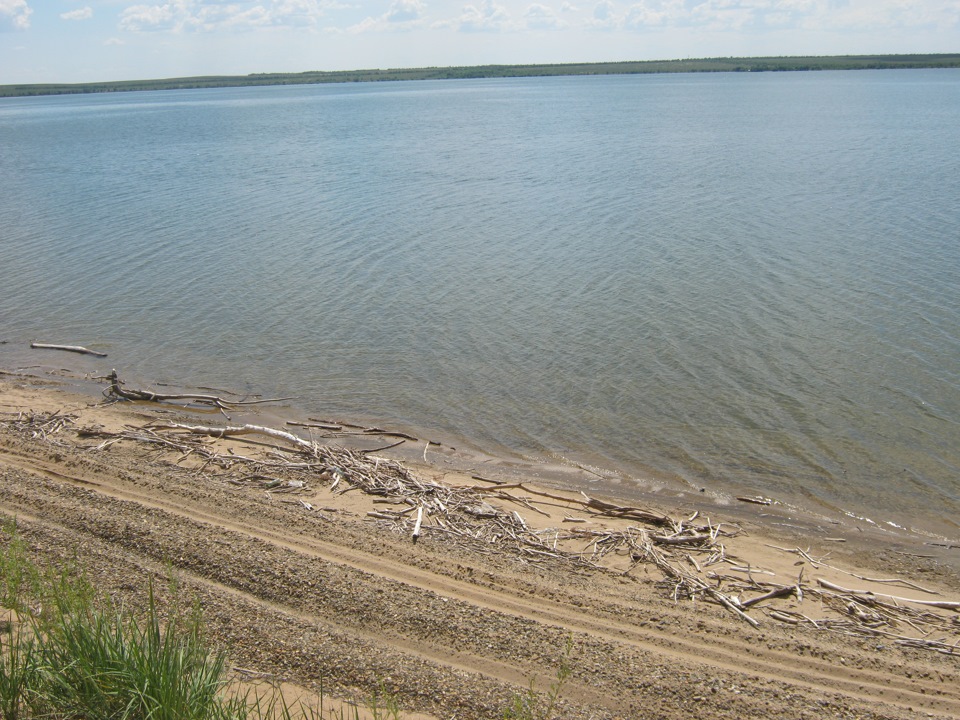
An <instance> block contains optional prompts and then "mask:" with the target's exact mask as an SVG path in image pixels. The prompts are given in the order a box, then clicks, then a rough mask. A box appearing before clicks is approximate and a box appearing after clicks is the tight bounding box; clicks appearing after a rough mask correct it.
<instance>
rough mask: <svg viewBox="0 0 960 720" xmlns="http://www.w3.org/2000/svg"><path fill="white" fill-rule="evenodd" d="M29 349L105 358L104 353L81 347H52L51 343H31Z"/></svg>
mask: <svg viewBox="0 0 960 720" xmlns="http://www.w3.org/2000/svg"><path fill="white" fill-rule="evenodd" d="M30 347H32V348H36V349H38V350H65V351H66V352H72V353H81V354H82V355H95V356H96V357H106V356H107V354H106V353H102V352H97V351H96V350H88V349H87V348H85V347H83V346H82V345H53V344H51V343H40V342H32V343H30Z"/></svg>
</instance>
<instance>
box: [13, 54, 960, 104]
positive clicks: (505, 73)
mask: <svg viewBox="0 0 960 720" xmlns="http://www.w3.org/2000/svg"><path fill="white" fill-rule="evenodd" d="M958 67H960V54H958V55H946V54H944V55H838V56H829V57H827V56H824V57H756V58H702V59H687V60H647V61H638V62H614V63H567V64H557V65H476V66H471V67H428V68H398V69H389V70H338V71H331V72H325V71H309V72H302V73H254V74H251V75H211V76H200V77H187V78H169V79H162V80H120V81H113V82H98V83H76V84H66V83H63V84H39V85H0V97H17V96H27V95H64V94H72V93H101V92H131V91H135V90H183V89H189V88H214V87H248V86H254V85H313V84H321V83H348V82H387V81H399V80H454V79H467V78H504V77H547V76H554V75H632V74H640V73H680V72H682V73H694V72H778V71H802V70H808V71H809V70H868V69H889V68H958Z"/></svg>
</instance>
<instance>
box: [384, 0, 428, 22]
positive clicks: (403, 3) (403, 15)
mask: <svg viewBox="0 0 960 720" xmlns="http://www.w3.org/2000/svg"><path fill="white" fill-rule="evenodd" d="M425 10H426V7H425V6H424V4H423V3H422V2H420V0H394V1H393V3H392V4H391V5H390V9H389V10H387V14H386V15H385V16H384V19H385V20H386V21H387V22H392V23H405V22H412V21H414V20H420V19H421V18H422V17H423V14H424V11H425Z"/></svg>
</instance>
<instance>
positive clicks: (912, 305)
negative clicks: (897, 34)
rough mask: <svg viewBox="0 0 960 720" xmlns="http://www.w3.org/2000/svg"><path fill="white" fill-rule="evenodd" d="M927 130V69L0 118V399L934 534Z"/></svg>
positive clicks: (950, 131) (948, 77)
mask: <svg viewBox="0 0 960 720" xmlns="http://www.w3.org/2000/svg"><path fill="white" fill-rule="evenodd" d="M958 128H960V71H956V70H898V71H861V72H821V73H770V74H746V73H744V74H710V75H706V74H705V75H644V76H624V77H584V78H543V79H539V78H534V79H506V80H499V79H498V80H489V81H487V80H469V81H439V82H415V83H413V82H411V83H389V84H388V83H383V84H363V85H333V86H297V87H267V88H240V89H215V90H189V91H173V92H158V93H131V94H110V95H86V96H61V97H49V98H27V99H6V100H0V238H2V239H0V248H2V255H0V341H6V342H5V344H2V345H0V365H2V366H4V367H11V366H16V365H17V364H25V363H28V362H31V361H32V362H34V363H35V362H39V361H40V360H38V358H37V355H36V353H34V354H33V355H31V354H30V351H29V350H28V349H27V350H24V347H25V345H26V344H28V343H29V342H30V341H31V340H33V339H38V340H44V341H47V342H61V343H76V344H84V345H88V346H91V347H96V348H98V349H101V350H105V351H107V352H109V353H110V358H109V360H108V361H103V362H102V363H101V364H102V365H103V366H104V367H117V368H118V369H119V370H120V372H121V376H124V377H127V378H128V379H130V380H133V381H136V384H149V383H152V382H155V381H164V380H166V381H173V380H178V381H182V382H186V383H196V384H203V385H213V386H220V387H232V388H237V389H240V390H255V391H258V392H263V393H265V394H280V395H295V396H297V397H298V400H297V404H298V405H299V406H300V407H301V408H303V409H304V410H305V411H307V412H310V413H315V414H316V413H319V414H322V415H324V416H353V417H360V418H373V419H377V420H379V421H381V422H383V423H387V424H392V425H393V426H396V427H404V428H411V429H416V430H418V431H423V432H426V433H427V434H428V436H429V434H430V433H434V434H436V435H437V436H438V437H444V438H448V439H450V438H456V439H457V443H459V444H461V445H462V446H463V447H466V448H471V449H473V450H482V451H485V452H489V453H493V454H497V455H501V456H503V457H507V458H522V459H525V460H528V461H531V462H534V463H536V462H540V461H550V462H555V463H560V464H567V465H575V464H583V465H585V466H588V467H589V468H591V469H592V470H593V471H594V472H596V473H598V475H600V476H603V477H605V478H606V480H604V481H602V482H605V483H610V484H616V483H619V485H620V486H621V487H623V486H625V485H629V484H636V485H637V486H639V487H662V488H663V491H665V492H666V491H672V489H676V488H687V489H693V490H697V489H699V488H701V487H703V488H706V489H707V490H708V492H709V493H710V494H711V496H717V497H721V498H722V497H729V496H733V495H737V494H762V495H765V496H770V497H774V498H776V499H781V500H784V501H788V502H792V503H800V504H803V505H805V506H808V507H811V508H814V509H817V510H822V511H829V512H837V511H839V510H845V511H849V512H852V513H854V514H857V515H865V516H869V517H871V518H875V519H876V520H877V521H878V522H881V523H882V522H885V521H894V522H897V523H900V524H905V525H913V526H917V527H923V528H927V529H933V530H935V531H937V532H943V533H946V534H947V535H954V536H955V535H956V531H957V530H958V529H960V526H958V521H957V518H958V517H960V512H958V511H960V130H958ZM43 361H44V362H56V361H55V360H52V359H51V358H50V356H49V355H44V356H43ZM91 362H92V361H91ZM98 367H99V365H98ZM594 477H595V476H594ZM597 482H601V481H599V480H598V481H597Z"/></svg>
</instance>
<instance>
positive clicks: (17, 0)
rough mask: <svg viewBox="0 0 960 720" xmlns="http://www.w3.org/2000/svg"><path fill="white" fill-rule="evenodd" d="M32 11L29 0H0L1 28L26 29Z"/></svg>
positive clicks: (28, 25)
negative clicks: (28, 3)
mask: <svg viewBox="0 0 960 720" xmlns="http://www.w3.org/2000/svg"><path fill="white" fill-rule="evenodd" d="M32 13H33V10H32V9H31V8H30V6H29V5H27V0H0V30H7V29H12V30H26V29H27V28H28V27H30V15H31V14H32Z"/></svg>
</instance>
